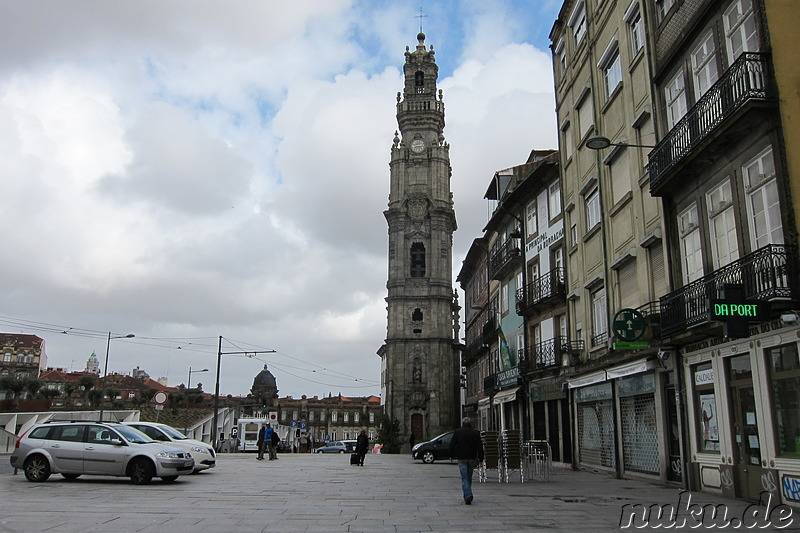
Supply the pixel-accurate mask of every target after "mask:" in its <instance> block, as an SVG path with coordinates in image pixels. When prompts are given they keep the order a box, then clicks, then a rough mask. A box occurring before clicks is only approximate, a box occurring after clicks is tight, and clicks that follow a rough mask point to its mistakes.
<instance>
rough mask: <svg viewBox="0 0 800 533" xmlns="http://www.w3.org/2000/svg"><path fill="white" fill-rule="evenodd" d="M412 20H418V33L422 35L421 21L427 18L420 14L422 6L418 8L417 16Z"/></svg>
mask: <svg viewBox="0 0 800 533" xmlns="http://www.w3.org/2000/svg"><path fill="white" fill-rule="evenodd" d="M414 18H415V19H419V32H420V33H422V19H424V18H428V15H423V14H422V6H419V15H415V16H414Z"/></svg>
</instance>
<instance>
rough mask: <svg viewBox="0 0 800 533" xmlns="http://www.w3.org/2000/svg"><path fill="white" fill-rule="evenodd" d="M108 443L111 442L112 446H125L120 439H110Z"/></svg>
mask: <svg viewBox="0 0 800 533" xmlns="http://www.w3.org/2000/svg"><path fill="white" fill-rule="evenodd" d="M110 442H111V444H113V445H114V446H125V443H124V442H123V441H122V440H120V439H113V438H112V439H111V441H110Z"/></svg>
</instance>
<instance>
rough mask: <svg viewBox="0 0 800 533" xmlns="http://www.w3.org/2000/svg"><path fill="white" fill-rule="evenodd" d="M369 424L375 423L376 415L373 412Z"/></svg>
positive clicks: (370, 414)
mask: <svg viewBox="0 0 800 533" xmlns="http://www.w3.org/2000/svg"><path fill="white" fill-rule="evenodd" d="M369 423H370V424H374V423H375V413H373V412H370V413H369Z"/></svg>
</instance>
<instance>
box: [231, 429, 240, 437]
mask: <svg viewBox="0 0 800 533" xmlns="http://www.w3.org/2000/svg"><path fill="white" fill-rule="evenodd" d="M238 435H239V428H237V427H232V428H231V438H232V439H235V438H236V437H237V436H238Z"/></svg>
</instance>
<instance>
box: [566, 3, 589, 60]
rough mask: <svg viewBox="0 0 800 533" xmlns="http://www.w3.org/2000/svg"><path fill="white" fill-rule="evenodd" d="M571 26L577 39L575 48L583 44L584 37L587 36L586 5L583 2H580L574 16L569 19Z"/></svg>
mask: <svg viewBox="0 0 800 533" xmlns="http://www.w3.org/2000/svg"><path fill="white" fill-rule="evenodd" d="M568 24H569V26H570V27H571V28H572V34H573V36H574V37H575V47H576V48H577V46H578V45H579V44H581V41H582V40H583V37H584V36H585V35H586V5H585V4H584V2H583V0H580V1H579V2H578V5H577V6H575V9H574V10H573V11H572V15H570V17H569V22H568Z"/></svg>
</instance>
